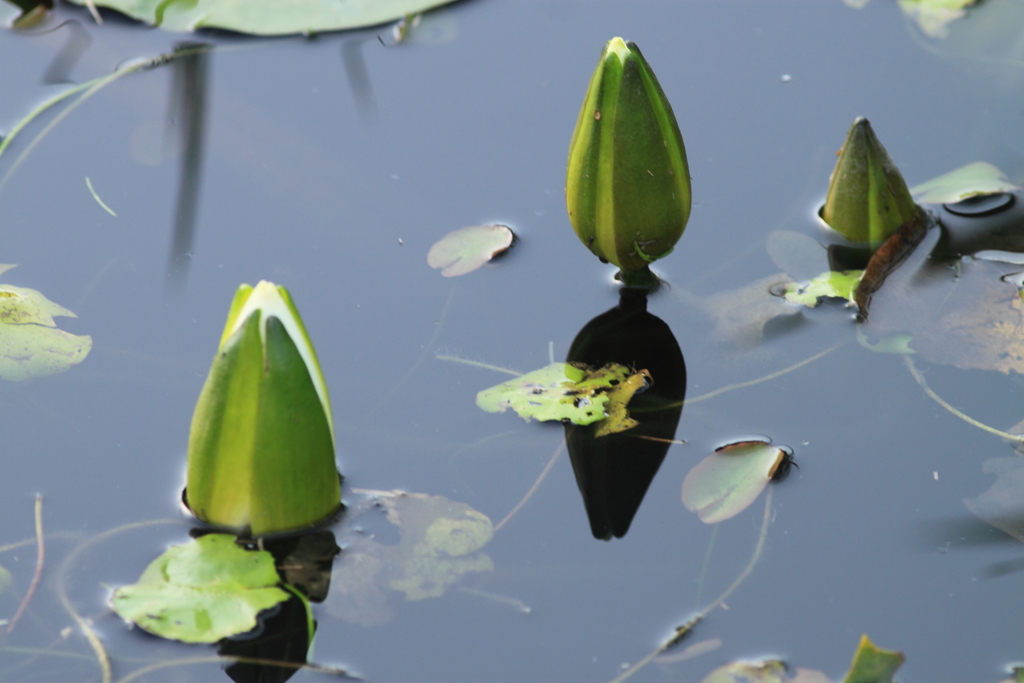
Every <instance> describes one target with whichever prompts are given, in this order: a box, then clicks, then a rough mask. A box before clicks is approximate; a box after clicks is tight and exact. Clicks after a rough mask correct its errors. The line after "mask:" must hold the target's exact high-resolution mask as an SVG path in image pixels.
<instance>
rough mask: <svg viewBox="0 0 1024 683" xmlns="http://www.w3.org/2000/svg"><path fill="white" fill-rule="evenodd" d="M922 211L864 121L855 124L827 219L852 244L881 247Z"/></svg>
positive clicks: (834, 178)
mask: <svg viewBox="0 0 1024 683" xmlns="http://www.w3.org/2000/svg"><path fill="white" fill-rule="evenodd" d="M920 214H921V209H920V208H919V207H918V206H917V204H915V203H914V200H913V198H912V197H911V196H910V191H909V190H908V189H907V184H906V182H904V180H903V176H902V175H900V170H899V169H898V168H896V164H895V163H893V160H892V158H891V157H890V156H889V153H888V152H886V151H885V147H882V143H881V142H879V141H878V138H877V137H875V131H873V130H871V124H870V123H869V122H868V120H867V119H866V118H864V117H863V116H862V117H860V118H858V119H857V120H856V121H854V122H853V126H852V127H851V128H850V132H849V133H847V135H846V142H845V143H844V144H843V148H842V149H841V150H840V151H839V160H838V161H837V162H836V167H835V170H833V171H832V177H831V179H830V180H829V184H828V196H827V197H826V199H825V206H824V208H822V210H821V218H822V220H824V221H825V222H826V223H828V225H829V227H831V228H832V229H833V230H835V231H836V232H838V233H839V234H841V235H842V236H843V237H845V238H846V239H848V240H850V241H851V242H868V243H871V244H874V245H877V244H881V243H882V242H884V241H885V239H886V238H887V237H889V235H891V234H893V233H894V232H896V230H898V229H899V227H900V226H901V225H903V224H904V223H906V222H907V221H910V220H913V219H915V218H917V217H918V216H919V215H920Z"/></svg>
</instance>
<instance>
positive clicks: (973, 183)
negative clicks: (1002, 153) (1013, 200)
mask: <svg viewBox="0 0 1024 683" xmlns="http://www.w3.org/2000/svg"><path fill="white" fill-rule="evenodd" d="M1019 189H1021V188H1020V187H1019V186H1017V185H1014V184H1013V183H1011V182H1010V180H1009V179H1008V178H1007V177H1006V176H1005V175H1004V174H1003V172H1002V171H1000V170H999V169H998V168H996V167H995V166H993V165H992V164H989V163H986V162H984V161H975V162H974V163H973V164H967V165H966V166H961V167H960V168H958V169H956V170H954V171H950V172H949V173H944V174H942V175H940V176H939V177H937V178H932V179H931V180H929V181H927V182H924V183H921V184H920V185H915V186H914V187H912V188H910V193H911V194H912V195H914V199H915V200H916V201H918V202H920V203H922V204H951V203H954V202H960V201H963V200H964V199H968V198H969V197H976V196H981V195H990V194H1000V193H1002V192H1013V191H1015V190H1019Z"/></svg>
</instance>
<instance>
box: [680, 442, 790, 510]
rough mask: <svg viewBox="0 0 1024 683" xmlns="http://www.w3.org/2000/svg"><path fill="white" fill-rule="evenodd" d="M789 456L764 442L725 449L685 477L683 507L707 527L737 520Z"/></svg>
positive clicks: (722, 448)
mask: <svg viewBox="0 0 1024 683" xmlns="http://www.w3.org/2000/svg"><path fill="white" fill-rule="evenodd" d="M786 456H787V452H786V451H785V450H783V449H781V448H779V447H777V446H772V445H771V444H769V443H766V442H764V441H739V442H737V443H731V444H727V445H725V446H722V447H721V448H719V449H717V450H716V451H715V452H714V453H712V454H711V455H710V456H708V457H707V458H704V459H703V460H701V461H700V462H699V463H697V465H696V466H695V467H694V468H693V469H692V470H690V471H689V473H688V474H687V475H686V478H685V479H684V480H683V505H684V506H686V509H687V510H689V511H690V512H696V513H697V515H698V516H699V517H700V520H701V521H702V522H705V523H706V524H715V523H717V522H722V521H724V520H727V519H729V518H731V517H735V516H736V515H738V514H739V513H741V512H742V511H743V510H745V509H747V507H748V506H749V505H750V504H751V503H753V502H754V501H755V500H756V499H757V497H758V496H759V495H761V491H763V490H764V487H765V486H767V485H768V482H769V481H771V479H772V477H773V476H775V472H776V470H778V468H779V466H781V465H782V464H783V462H784V461H785V459H786Z"/></svg>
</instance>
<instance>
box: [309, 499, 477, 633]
mask: <svg viewBox="0 0 1024 683" xmlns="http://www.w3.org/2000/svg"><path fill="white" fill-rule="evenodd" d="M356 492H357V493H364V494H370V495H371V497H370V498H369V499H368V500H366V501H363V502H362V503H358V504H357V505H355V506H353V508H352V509H350V510H349V513H348V515H347V517H346V524H347V525H349V537H348V538H343V539H342V545H343V546H344V547H345V551H344V553H342V555H341V558H340V560H338V562H337V563H336V565H335V568H334V575H333V577H332V579H331V586H332V587H331V593H330V595H328V597H327V602H326V607H327V611H328V612H329V613H330V614H332V615H333V616H335V617H338V618H340V619H344V620H345V621H348V622H351V623H357V624H362V625H364V626H372V625H375V624H380V623H383V622H385V621H387V620H388V619H390V618H391V610H390V608H389V607H388V604H387V602H388V594H389V592H395V591H397V592H400V593H404V594H405V599H406V600H423V599H424V598H436V597H440V596H441V595H443V594H444V592H445V590H447V588H448V586H450V585H452V584H454V583H455V582H456V581H458V580H459V578H460V577H462V576H463V575H465V574H468V573H473V572H483V571H491V570H493V569H494V563H493V562H492V561H491V558H489V557H488V556H487V555H485V554H483V553H481V552H479V551H480V549H481V548H483V546H484V545H486V544H487V543H488V541H490V540H491V537H492V536H493V535H494V528H493V526H492V525H491V520H490V519H489V518H488V517H487V516H486V515H484V514H483V513H481V512H478V511H476V510H474V509H473V508H471V507H469V506H468V505H465V504H464V503H456V502H455V501H452V500H449V499H447V498H443V497H441V496H428V495H425V494H422V493H406V492H404V491H356ZM380 512H383V513H384V517H385V519H386V520H387V522H388V523H390V524H391V525H394V526H395V527H397V528H398V531H399V533H400V535H401V539H400V540H399V542H398V543H397V544H394V545H384V544H382V543H379V542H377V541H376V540H374V539H373V538H372V537H371V536H368V535H366V534H365V533H361V532H359V531H356V529H360V528H361V527H364V526H366V525H368V524H372V523H373V521H374V520H373V518H372V515H374V514H379V513H380Z"/></svg>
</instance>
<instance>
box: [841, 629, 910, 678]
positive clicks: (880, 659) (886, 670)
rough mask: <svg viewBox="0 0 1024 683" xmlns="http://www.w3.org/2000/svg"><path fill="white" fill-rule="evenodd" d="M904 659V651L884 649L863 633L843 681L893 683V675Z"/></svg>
mask: <svg viewBox="0 0 1024 683" xmlns="http://www.w3.org/2000/svg"><path fill="white" fill-rule="evenodd" d="M903 661H904V657H903V653H902V652H895V651H893V650H883V649H881V648H879V647H877V646H876V645H875V644H874V643H872V642H871V639H870V638H868V637H867V635H862V636H861V637H860V644H859V645H858V646H857V652H856V653H854V655H853V663H852V664H850V670H849V671H847V672H846V677H845V678H843V683H892V677H893V675H894V674H895V673H896V669H898V668H900V667H901V666H902V665H903Z"/></svg>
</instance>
